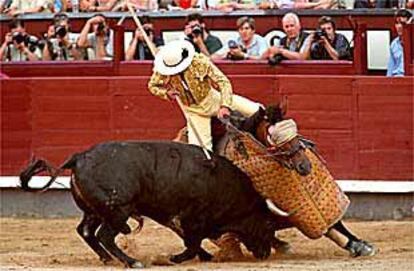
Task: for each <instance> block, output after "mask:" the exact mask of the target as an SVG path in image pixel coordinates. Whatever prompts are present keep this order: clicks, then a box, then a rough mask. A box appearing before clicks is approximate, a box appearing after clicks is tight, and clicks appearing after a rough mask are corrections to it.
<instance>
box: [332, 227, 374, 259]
mask: <svg viewBox="0 0 414 271" xmlns="http://www.w3.org/2000/svg"><path fill="white" fill-rule="evenodd" d="M325 236H326V237H328V238H329V239H331V240H332V241H334V242H335V243H336V244H337V245H338V246H340V247H341V248H343V249H346V250H348V251H349V254H350V255H351V256H352V257H359V256H374V255H375V253H376V250H375V247H374V246H373V245H371V244H369V243H368V242H366V241H363V240H351V239H349V238H348V237H346V236H345V235H343V234H341V233H340V232H339V231H337V230H335V229H333V228H331V229H329V230H328V232H327V233H326V234H325Z"/></svg>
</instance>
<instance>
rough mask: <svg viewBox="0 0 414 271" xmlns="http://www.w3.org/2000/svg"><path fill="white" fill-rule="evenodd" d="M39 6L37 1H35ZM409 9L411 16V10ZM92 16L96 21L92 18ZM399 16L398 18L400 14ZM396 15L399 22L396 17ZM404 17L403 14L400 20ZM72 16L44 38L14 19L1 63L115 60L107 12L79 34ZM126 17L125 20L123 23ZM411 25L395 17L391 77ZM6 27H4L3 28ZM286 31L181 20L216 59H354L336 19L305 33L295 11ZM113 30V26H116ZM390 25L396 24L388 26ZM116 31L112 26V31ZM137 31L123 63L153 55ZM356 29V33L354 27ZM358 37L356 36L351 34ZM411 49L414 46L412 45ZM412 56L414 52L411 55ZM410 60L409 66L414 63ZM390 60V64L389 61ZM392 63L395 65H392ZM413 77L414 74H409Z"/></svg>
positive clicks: (251, 22) (249, 21)
mask: <svg viewBox="0 0 414 271" xmlns="http://www.w3.org/2000/svg"><path fill="white" fill-rule="evenodd" d="M34 2H36V1H34ZM400 11H405V12H406V14H405V15H404V17H407V16H408V15H407V14H409V15H410V16H411V14H410V13H409V11H407V10H399V11H397V12H396V14H398V12H400ZM90 16H92V17H90ZM397 17H398V16H397ZM397 17H395V18H397ZM400 17H401V16H400ZM69 18H70V16H68V15H67V14H66V13H57V14H55V15H54V16H53V19H52V20H51V22H50V24H49V26H48V29H47V30H46V32H45V33H44V34H43V36H42V37H36V36H34V35H30V33H28V31H26V29H25V26H24V22H25V20H23V19H16V18H14V19H13V20H11V21H10V23H9V32H7V33H6V35H5V36H4V38H3V40H2V46H1V48H0V59H1V60H3V61H23V60H28V61H34V60H46V61H47V60H92V59H96V60H111V59H112V58H113V56H114V31H113V30H112V29H111V27H110V24H111V23H110V22H109V20H108V18H106V17H105V16H104V15H103V14H100V13H92V14H89V18H88V20H87V21H86V23H85V24H84V25H83V26H82V29H81V31H80V33H79V34H76V33H73V32H71V30H72V27H71V24H70V22H69ZM141 20H142V22H143V25H144V30H145V32H146V34H147V35H148V36H149V37H150V39H151V41H152V42H153V43H154V44H155V46H161V45H163V44H164V41H163V39H162V37H159V36H158V35H157V33H160V29H155V28H154V24H153V23H152V21H151V17H150V16H143V17H141ZM122 21H123V19H122V18H121V20H120V23H119V24H121V23H122ZM408 23H410V19H409V18H408V17H407V19H406V20H404V21H403V22H400V21H398V25H400V26H398V27H397V19H395V24H396V25H395V26H394V27H395V30H394V31H395V32H396V33H397V34H398V36H397V37H396V38H395V39H394V41H393V43H392V44H391V48H390V56H391V57H390V60H389V61H388V70H391V69H392V70H394V72H390V71H389V72H388V73H387V74H388V75H390V76H395V75H403V74H404V60H403V57H402V55H403V50H404V49H403V46H402V45H401V44H402V43H401V42H399V41H402V39H401V37H402V35H403V31H402V29H403V26H402V25H403V24H404V25H405V24H408ZM2 25H4V23H3V24H2ZM281 25H282V28H283V32H284V33H282V35H281V36H278V35H276V36H274V37H273V38H272V39H270V40H265V39H264V38H263V37H262V36H261V35H259V34H258V33H257V32H256V22H255V19H254V18H253V17H252V16H241V17H239V18H238V19H237V22H236V27H235V28H234V31H237V32H238V35H237V36H236V37H233V38H230V39H228V40H226V41H222V40H220V38H218V37H216V36H214V35H213V34H211V33H210V31H209V29H208V28H207V27H206V24H205V22H204V18H203V16H202V15H201V14H200V13H189V14H187V16H186V20H185V21H184V20H183V22H182V28H183V33H182V35H181V36H182V37H185V38H186V39H188V40H189V41H191V42H192V43H193V44H194V46H195V47H196V50H197V51H198V52H201V53H203V54H205V55H207V56H209V57H211V58H212V59H214V60H217V59H230V60H233V61H234V60H246V59H253V60H269V64H271V65H276V64H278V63H280V61H282V60H307V59H309V60H351V59H352V48H351V45H350V44H351V43H353V41H354V37H352V36H351V38H348V39H347V37H345V36H343V35H342V34H340V33H337V32H336V23H335V20H334V19H333V18H332V17H329V16H322V17H319V20H318V22H317V26H315V28H317V30H316V31H303V29H302V27H301V23H300V18H299V17H298V16H297V15H296V14H295V13H291V12H290V13H288V14H285V16H284V17H283V18H282V19H281ZM112 26H113V23H112ZM390 27H392V26H390ZM112 28H113V27H112ZM134 30H135V32H134V34H133V37H132V39H131V42H129V45H128V46H126V47H127V48H126V50H125V52H124V53H125V55H124V56H122V57H121V58H120V59H122V60H123V59H126V60H151V59H153V56H152V55H151V53H150V52H149V50H148V46H146V43H145V42H144V40H143V36H142V33H140V31H138V30H136V29H134ZM353 30H355V29H353ZM352 34H353V35H354V36H355V33H352ZM409 46H411V44H410V45H409ZM409 55H410V54H409ZM411 61H412V60H411V59H409V63H411ZM391 62H392V63H391ZM390 63H391V64H390ZM409 74H411V73H409Z"/></svg>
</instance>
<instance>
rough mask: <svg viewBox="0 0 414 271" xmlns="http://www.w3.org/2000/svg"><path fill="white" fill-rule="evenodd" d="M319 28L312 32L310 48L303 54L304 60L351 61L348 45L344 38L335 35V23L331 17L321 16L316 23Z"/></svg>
mask: <svg viewBox="0 0 414 271" xmlns="http://www.w3.org/2000/svg"><path fill="white" fill-rule="evenodd" d="M318 24H319V28H318V29H317V30H316V31H315V32H313V33H312V34H311V35H310V37H309V39H311V42H312V44H311V47H310V52H309V50H308V51H307V52H305V55H306V58H308V57H309V55H310V59H312V60H351V59H352V56H351V52H350V45H349V42H348V40H347V39H346V37H345V36H344V35H342V34H339V33H336V26H335V22H334V21H333V20H332V18H331V17H328V16H322V17H321V18H319V21H318Z"/></svg>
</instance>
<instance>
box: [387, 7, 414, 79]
mask: <svg viewBox="0 0 414 271" xmlns="http://www.w3.org/2000/svg"><path fill="white" fill-rule="evenodd" d="M411 17H412V14H411V12H410V11H408V10H406V9H400V10H398V11H397V13H396V14H395V30H396V31H397V34H398V37H396V38H395V39H394V40H393V41H392V42H391V46H390V58H389V60H388V66H387V76H404V50H403V44H402V35H403V28H404V25H405V24H408V23H410V20H411Z"/></svg>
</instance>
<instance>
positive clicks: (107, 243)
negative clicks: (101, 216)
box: [97, 221, 144, 268]
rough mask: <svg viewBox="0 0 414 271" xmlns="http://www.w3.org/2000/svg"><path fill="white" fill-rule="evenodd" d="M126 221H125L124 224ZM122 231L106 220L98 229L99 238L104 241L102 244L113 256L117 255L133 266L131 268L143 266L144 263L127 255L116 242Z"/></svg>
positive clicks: (128, 265)
mask: <svg viewBox="0 0 414 271" xmlns="http://www.w3.org/2000/svg"><path fill="white" fill-rule="evenodd" d="M124 223H125V221H123V224H124ZM119 233H120V231H119V230H114V229H113V228H112V227H111V225H109V224H107V223H106V222H104V223H103V224H102V226H101V227H100V228H99V230H98V234H97V237H98V240H99V241H100V242H101V243H102V245H103V246H104V247H105V248H106V249H107V250H108V251H109V253H111V254H112V255H113V256H115V257H116V258H117V259H118V260H120V261H121V262H123V263H124V264H125V266H127V267H131V268H143V267H144V265H143V264H142V263H141V262H139V261H138V260H135V259H133V258H131V257H129V256H128V255H126V254H125V253H124V252H122V250H121V249H119V247H118V246H117V245H116V244H115V237H116V236H117V235H118V234H119Z"/></svg>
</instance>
